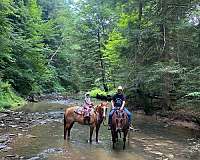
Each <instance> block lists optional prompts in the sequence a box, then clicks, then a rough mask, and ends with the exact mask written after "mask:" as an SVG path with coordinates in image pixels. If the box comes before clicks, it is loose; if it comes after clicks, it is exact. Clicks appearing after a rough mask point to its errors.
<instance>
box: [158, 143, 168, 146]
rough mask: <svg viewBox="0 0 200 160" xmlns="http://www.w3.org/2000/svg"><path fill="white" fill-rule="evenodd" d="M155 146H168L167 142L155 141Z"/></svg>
mask: <svg viewBox="0 0 200 160" xmlns="http://www.w3.org/2000/svg"><path fill="white" fill-rule="evenodd" d="M155 145H156V146H168V144H167V143H155Z"/></svg>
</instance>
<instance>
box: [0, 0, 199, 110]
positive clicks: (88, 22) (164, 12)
mask: <svg viewBox="0 0 200 160" xmlns="http://www.w3.org/2000/svg"><path fill="white" fill-rule="evenodd" d="M199 75H200V4H199V1H198V0H118V1H116V0H109V1H108V0H1V1H0V101H1V102H2V103H0V105H1V106H0V108H1V107H2V106H4V104H7V101H10V100H8V98H5V97H8V96H11V97H13V98H11V99H16V98H14V97H15V96H18V97H24V98H25V97H27V96H29V95H31V94H41V93H45V94H47V93H52V92H57V93H77V92H79V91H91V90H93V92H95V91H94V90H99V89H100V90H101V91H102V92H104V94H109V93H113V90H114V89H115V88H116V87H117V85H123V86H124V88H125V93H126V94H127V95H128V97H129V101H130V102H131V104H134V105H135V106H144V107H146V109H148V108H151V107H152V106H153V105H154V103H156V102H157V100H159V105H161V107H162V108H163V109H166V110H169V109H173V108H174V107H175V106H177V107H191V106H192V107H194V106H195V109H196V108H197V107H198V106H199V101H200V76H199ZM8 92H9V94H8ZM4 102H5V103H4ZM8 103H9V102H8Z"/></svg>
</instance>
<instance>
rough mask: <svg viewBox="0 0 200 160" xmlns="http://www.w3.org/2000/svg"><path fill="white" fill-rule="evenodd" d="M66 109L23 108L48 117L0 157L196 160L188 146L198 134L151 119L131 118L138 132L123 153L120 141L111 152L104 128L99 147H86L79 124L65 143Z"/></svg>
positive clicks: (84, 133)
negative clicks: (15, 155)
mask: <svg viewBox="0 0 200 160" xmlns="http://www.w3.org/2000/svg"><path fill="white" fill-rule="evenodd" d="M75 103H77V104H78V102H75ZM66 104H67V102H66ZM70 105H71V104H70ZM66 107H67V105H65V103H64V105H63V103H62V104H55V103H46V102H42V103H31V104H29V105H27V106H25V107H24V108H23V109H22V110H23V111H26V112H31V113H32V114H36V115H37V116H36V117H39V116H41V114H45V115H47V116H46V117H45V118H46V119H45V122H46V123H43V124H42V123H39V124H38V125H36V126H34V127H32V128H31V129H29V131H27V132H24V133H22V134H21V135H20V136H16V138H15V140H14V141H13V142H12V143H11V144H10V145H9V146H10V147H11V148H12V149H11V150H8V151H7V152H1V151H0V157H5V156H6V155H8V154H17V155H19V158H21V159H31V158H32V159H34V158H35V159H37V158H38V159H49V160H65V159H68V160H69V159H72V160H80V159H82V160H85V159H87V160H94V159H95V160H122V159H123V160H155V159H177V160H187V159H193V160H198V157H199V151H198V150H197V151H196V152H191V146H195V145H194V144H193V142H196V143H197V141H196V139H195V136H198V134H197V133H195V132H193V131H192V130H189V129H181V128H177V127H173V126H171V127H167V128H166V127H164V124H163V123H159V122H157V121H156V120H155V119H154V118H152V117H145V116H141V115H134V118H135V119H134V124H135V126H136V127H137V128H139V129H140V132H131V133H130V136H129V138H130V139H129V144H127V145H126V146H127V148H126V150H125V151H123V150H122V143H121V142H122V141H119V143H118V145H117V149H115V150H113V149H112V144H111V134H110V131H108V130H107V127H105V126H103V125H102V126H101V129H100V133H99V134H100V137H99V139H100V143H99V144H96V143H95V142H93V144H90V143H88V139H89V127H88V126H81V125H78V124H75V125H74V127H73V128H72V131H71V139H70V140H69V141H64V140H63V123H62V118H63V110H64V108H66ZM40 121H44V119H41V120H40ZM15 134H18V131H15ZM188 139H192V141H191V140H190V141H188ZM190 143H191V144H190ZM197 147H198V146H197Z"/></svg>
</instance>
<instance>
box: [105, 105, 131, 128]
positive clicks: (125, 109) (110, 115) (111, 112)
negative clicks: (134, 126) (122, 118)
mask: <svg viewBox="0 0 200 160" xmlns="http://www.w3.org/2000/svg"><path fill="white" fill-rule="evenodd" d="M115 110H116V109H112V110H111V111H110V113H109V118H108V124H109V125H110V124H111V121H112V115H113V113H114V111H115ZM124 111H125V112H126V113H127V115H128V123H129V124H131V118H132V114H131V112H129V111H128V109H127V108H125V107H124Z"/></svg>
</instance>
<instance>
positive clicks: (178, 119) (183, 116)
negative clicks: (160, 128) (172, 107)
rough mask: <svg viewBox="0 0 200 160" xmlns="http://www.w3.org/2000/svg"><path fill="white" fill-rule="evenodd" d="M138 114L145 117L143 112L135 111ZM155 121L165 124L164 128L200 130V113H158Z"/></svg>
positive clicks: (180, 111)
mask: <svg viewBox="0 0 200 160" xmlns="http://www.w3.org/2000/svg"><path fill="white" fill-rule="evenodd" d="M134 112H135V113H137V114H142V115H145V113H144V111H143V110H137V111H134ZM150 116H152V117H154V118H155V120H157V121H160V122H164V123H165V125H164V127H166V128H167V127H170V126H177V127H182V128H189V129H193V130H200V113H192V112H186V111H184V110H179V111H165V112H163V111H157V112H155V113H154V114H153V115H150Z"/></svg>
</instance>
